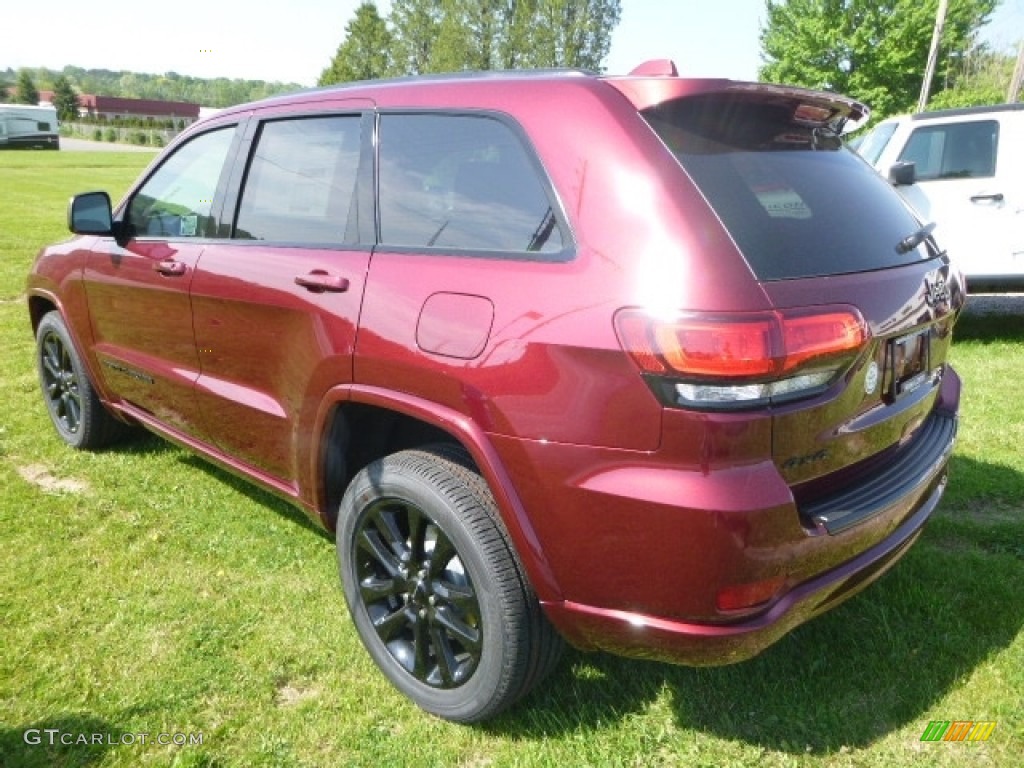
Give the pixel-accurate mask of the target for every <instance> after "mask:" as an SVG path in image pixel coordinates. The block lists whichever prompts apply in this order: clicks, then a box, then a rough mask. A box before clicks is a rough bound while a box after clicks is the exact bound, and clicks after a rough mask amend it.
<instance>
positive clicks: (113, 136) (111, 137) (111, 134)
mask: <svg viewBox="0 0 1024 768" xmlns="http://www.w3.org/2000/svg"><path fill="white" fill-rule="evenodd" d="M105 138H106V140H107V141H109V142H111V143H113V142H115V141H117V131H115V130H114V129H113V128H107V132H106V134H105Z"/></svg>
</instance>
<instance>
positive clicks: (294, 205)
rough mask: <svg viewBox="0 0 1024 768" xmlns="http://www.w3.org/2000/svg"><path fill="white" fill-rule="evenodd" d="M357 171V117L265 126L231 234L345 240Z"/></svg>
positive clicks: (323, 241) (317, 241)
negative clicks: (233, 230)
mask: <svg viewBox="0 0 1024 768" xmlns="http://www.w3.org/2000/svg"><path fill="white" fill-rule="evenodd" d="M358 167H359V118H358V117H353V116H344V117H317V118H304V119H299V120H281V121H276V122H271V123H266V124H265V125H264V126H263V127H262V129H261V130H260V134H259V138H258V140H257V144H256V149H255V152H254V153H253V156H252V160H251V162H250V164H249V172H248V174H247V175H246V181H245V188H244V190H243V192H242V201H241V205H240V207H239V210H238V218H237V220H236V224H235V234H234V236H235V237H237V238H246V239H253V240H277V241H284V242H301V243H310V244H320V245H338V244H340V243H342V242H344V238H345V227H346V222H347V221H348V212H349V207H350V204H351V202H352V193H353V190H354V189H355V184H356V171H357V169H358Z"/></svg>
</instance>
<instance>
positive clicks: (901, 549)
mask: <svg viewBox="0 0 1024 768" xmlns="http://www.w3.org/2000/svg"><path fill="white" fill-rule="evenodd" d="M945 487H946V474H945V471H944V470H943V472H942V473H941V475H939V476H938V477H936V478H935V480H934V482H933V487H932V490H931V493H930V494H929V495H928V497H927V499H926V500H925V502H924V504H922V505H921V507H920V508H919V509H918V510H917V512H916V513H915V514H914V515H913V516H912V517H910V518H909V519H908V520H906V521H905V522H904V523H903V524H902V525H901V526H900V527H899V528H897V529H896V530H895V531H894V532H893V533H892V534H891V535H890V536H889V537H888V538H886V539H885V540H883V541H882V542H880V543H879V544H877V545H876V546H874V547H873V548H871V549H869V550H868V551H866V552H863V553H861V554H860V555H858V556H856V557H854V558H853V559H851V560H849V561H847V562H846V563H843V564H842V565H841V566H839V567H837V568H834V569H832V570H831V571H828V572H826V573H823V574H820V575H819V576H817V577H815V578H813V579H810V580H809V581H806V582H804V583H802V584H800V585H798V586H797V587H795V588H793V589H791V590H790V591H789V592H787V593H785V594H784V595H783V596H782V597H781V598H779V599H778V600H777V601H776V602H775V603H774V605H772V607H771V608H770V609H769V610H767V611H766V612H764V613H762V614H759V615H757V616H755V617H754V618H751V619H748V620H745V621H741V622H737V623H734V624H725V625H719V624H693V623H687V622H682V621H672V620H670V619H663V618H659V617H655V616H646V615H644V614H640V613H629V612H627V611H619V610H606V609H602V608H598V607H595V606H590V605H580V604H578V603H573V602H568V601H566V602H562V603H557V604H545V606H544V608H545V612H546V613H547V615H548V617H549V618H550V619H551V621H552V622H553V623H554V624H555V626H557V627H558V628H559V630H560V631H561V632H562V633H563V635H564V636H565V637H566V639H567V640H568V641H569V642H570V643H572V644H573V645H575V646H576V647H578V648H583V649H590V650H604V651H609V652H612V653H617V654H620V655H623V656H633V657H639V658H647V659H655V660H659V661H667V662H670V663H675V664H687V665H693V666H713V665H722V664H732V663H735V662H739V661H744V660H746V659H749V658H751V657H752V656H755V655H757V654H758V653H760V652H761V651H763V650H764V649H765V648H767V647H768V646H769V645H771V644H773V643H774V642H776V641H777V640H778V639H779V638H781V637H782V636H783V635H785V634H786V633H787V632H789V631H790V630H792V629H793V628H794V627H797V626H799V625H800V624H802V623H803V622H805V621H807V620H808V619H811V618H813V617H814V616H817V615H818V614H821V613H824V612H825V611H827V610H829V609H831V608H833V607H835V606H836V605H839V603H841V602H843V601H844V600H846V599H847V598H849V597H852V596H853V595H855V594H857V593H858V592H860V591H861V590H862V589H864V588H865V587H866V586H868V585H869V584H871V583H872V582H873V581H875V580H876V579H877V578H879V577H880V576H881V575H882V574H884V573H885V572H886V571H887V570H888V569H889V568H890V567H892V566H893V565H894V564H895V563H896V561H897V560H899V558H900V557H902V555H903V554H904V553H905V552H906V551H907V550H908V549H909V548H910V546H911V545H912V544H913V543H914V541H916V540H917V537H918V536H919V535H920V533H921V530H922V528H923V527H924V524H925V523H926V522H927V520H928V518H929V517H930V516H931V514H932V512H933V511H934V510H935V507H936V506H937V505H938V503H939V500H940V499H941V497H942V493H943V491H944V490H945Z"/></svg>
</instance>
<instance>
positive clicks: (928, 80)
mask: <svg viewBox="0 0 1024 768" xmlns="http://www.w3.org/2000/svg"><path fill="white" fill-rule="evenodd" d="M948 5H949V2H948V0H939V10H938V11H936V13H935V31H934V32H932V47H931V49H930V50H929V51H928V66H927V67H925V70H924V82H923V83H921V95H920V96H919V97H918V99H917V111H918V112H924V109H925V107H927V106H928V93H929V91H931V89H932V77H934V76H935V62H936V61H938V58H939V45H940V44H941V43H942V28H943V27H944V26H945V25H946V7H947V6H948Z"/></svg>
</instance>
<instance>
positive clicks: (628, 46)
mask: <svg viewBox="0 0 1024 768" xmlns="http://www.w3.org/2000/svg"><path fill="white" fill-rule="evenodd" d="M764 3H765V0H622V18H621V20H620V22H619V25H618V26H617V27H616V29H615V31H614V33H613V35H612V46H611V51H610V53H609V56H608V59H607V61H606V71H607V72H609V73H611V74H625V73H626V72H628V71H629V70H631V69H632V68H633V67H635V66H636V65H637V64H639V63H641V62H642V61H645V60H646V59H654V58H670V59H673V60H674V61H675V62H676V66H677V67H678V68H679V71H680V74H683V75H687V76H694V77H730V78H734V79H738V80H753V79H756V78H757V69H758V67H759V65H760V63H761V62H760V54H759V50H760V43H759V40H758V33H759V29H760V24H761V22H762V17H763V13H764ZM358 4H359V0H288V1H287V2H284V3H274V4H273V5H270V4H266V5H264V4H263V3H261V2H259V0H176V2H174V3H172V4H169V5H165V6H161V7H159V8H158V7H156V6H153V5H150V4H148V3H144V2H137V0H134V1H133V2H125V1H124V0H46V2H31V1H30V2H19V3H10V5H11V6H13V7H9V8H7V9H5V10H4V12H3V14H2V18H0V25H2V26H0V69H6V68H8V67H10V68H12V69H19V68H20V67H48V68H50V69H55V70H59V69H62V68H63V67H64V66H65V65H74V66H78V67H83V68H85V69H110V70H115V71H118V70H127V71H132V72H146V73H153V74H162V73H165V72H177V73H178V74H181V75H192V76H195V77H207V78H213V77H228V78H242V79H252V80H267V81H278V82H286V83H289V82H293V83H298V84H299V85H304V86H308V85H315V83H316V80H317V78H318V77H319V75H320V72H321V71H322V70H323V69H324V68H325V67H326V66H327V65H328V63H329V62H330V60H331V58H332V57H333V56H334V53H335V51H336V50H337V48H338V45H339V43H341V41H342V39H343V37H344V31H345V25H346V24H347V23H348V22H349V21H350V20H351V19H352V17H353V16H354V14H355V9H356V7H357V6H358ZM377 6H378V8H379V9H380V12H381V15H386V13H387V11H388V9H389V8H390V0H378V3H377ZM984 34H985V36H986V38H987V39H988V40H989V41H990V42H991V43H992V44H993V45H995V46H996V47H997V48H998V49H1000V50H1005V51H1007V52H1010V53H1013V52H1015V49H1014V44H1015V42H1016V41H1017V40H1019V39H1020V38H1021V37H1024V0H1002V2H1001V4H1000V7H999V8H998V9H997V11H996V14H995V17H994V20H993V22H992V23H991V24H989V26H988V28H987V29H986V30H985V32H984Z"/></svg>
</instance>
